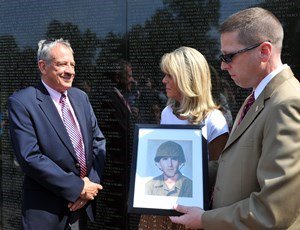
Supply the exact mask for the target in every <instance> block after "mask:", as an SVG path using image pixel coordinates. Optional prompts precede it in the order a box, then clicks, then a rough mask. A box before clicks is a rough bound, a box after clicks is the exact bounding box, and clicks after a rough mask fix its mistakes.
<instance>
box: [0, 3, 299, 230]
mask: <svg viewBox="0 0 300 230" xmlns="http://www.w3.org/2000/svg"><path fill="white" fill-rule="evenodd" d="M297 2H298V1H296V0H292V1H289V0H284V1H283V0H281V1H279V0H278V1H277V0H276V1H274V0H273V1H253V0H249V1H243V2H242V3H241V1H237V0H230V1H225V0H213V1H202V0H201V1H193V0H189V1H175V0H153V1H147V0H139V1H137V0H128V1H123V0H118V1H102V0H101V1H97V0H90V1H87V2H86V1H82V2H77V3H73V4H72V5H70V2H69V1H59V3H58V2H57V1H54V0H49V1H47V3H44V2H40V1H37V0H28V1H26V4H25V3H19V1H2V2H1V3H0V15H1V20H0V24H1V26H0V84H1V85H0V87H1V88H0V109H1V111H0V112H1V113H0V121H1V130H0V135H1V136H0V137H1V142H0V149H1V153H0V164H1V179H0V188H1V191H0V192H1V193H0V194H1V202H0V229H20V212H21V210H20V204H21V199H22V197H21V186H22V172H21V169H20V167H19V165H18V163H17V162H16V160H15V158H14V155H13V152H12V148H11V144H10V141H9V133H8V126H7V119H8V117H7V98H8V96H9V95H10V94H12V93H13V92H14V91H16V90H19V89H21V88H24V87H27V86H29V85H33V84H35V83H36V82H38V80H39V73H38V69H37V65H36V48H37V46H36V44H37V42H38V40H39V39H43V38H46V37H51V38H53V37H56V38H59V37H63V38H65V39H68V40H69V41H70V42H71V44H72V47H73V49H74V50H75V60H76V74H77V75H76V80H75V83H74V84H75V86H77V87H79V88H81V89H83V90H84V91H86V92H87V94H88V95H89V97H90V100H91V103H92V105H93V107H94V110H95V113H96V115H97V117H98V120H99V124H100V127H101V129H102V130H103V132H104V134H105V136H106V138H107V161H106V167H105V173H104V176H103V186H104V189H103V191H102V192H101V195H100V196H99V198H98V201H97V202H98V208H97V220H96V223H88V229H136V228H137V223H138V219H139V216H138V215H128V214H127V210H126V209H127V199H128V197H127V194H128V186H129V182H130V178H129V174H130V161H131V155H132V154H131V152H132V143H133V140H132V130H133V126H134V124H135V123H159V119H160V111H161V110H162V109H163V108H164V106H165V104H166V95H165V93H164V88H163V85H162V83H161V80H162V73H161V72H160V70H159V61H160V58H161V56H162V55H163V54H164V53H165V52H170V51H172V50H174V49H175V48H178V47H179V46H183V45H184V46H191V47H194V48H196V49H198V50H199V51H200V52H202V53H203V54H204V55H205V57H206V58H207V59H208V62H209V63H210V65H211V71H212V78H213V81H212V82H213V95H214V98H215V100H216V101H217V102H218V103H220V104H221V105H222V106H223V107H222V108H223V111H224V114H225V115H226V118H227V121H228V123H229V124H231V123H232V119H234V117H235V115H236V113H237V111H238V109H239V106H240V105H241V103H242V102H243V100H244V98H245V97H246V95H247V91H246V90H242V89H240V88H238V87H236V86H235V85H234V83H233V82H232V81H231V79H230V78H229V76H228V75H227V74H226V73H224V72H221V71H220V68H219V65H220V63H219V62H218V60H217V56H218V54H219V35H218V32H217V30H218V26H219V24H220V22H221V21H222V20H224V19H225V18H226V17H227V16H228V15H230V14H231V13H233V12H235V11H237V10H240V9H243V8H247V7H250V6H252V5H260V6H262V7H265V8H267V9H270V10H271V11H272V12H274V13H275V14H276V15H277V16H278V17H279V19H280V20H281V21H282V23H283V25H284V28H285V32H286V36H285V41H284V48H283V61H284V62H285V63H288V64H289V65H290V66H291V67H292V69H293V71H294V73H295V74H296V76H299V74H300V72H299V69H300V68H299V63H300V62H299V53H300V50H299V49H300V48H299V45H298V44H297V39H296V38H298V37H299V35H300V34H299V33H300V27H299V25H300V22H299V4H297ZM118 93H121V94H122V95H123V97H124V98H125V99H126V100H127V101H128V104H127V105H124V104H122V101H120V100H121V99H120V97H119V96H118V95H119V94H118Z"/></svg>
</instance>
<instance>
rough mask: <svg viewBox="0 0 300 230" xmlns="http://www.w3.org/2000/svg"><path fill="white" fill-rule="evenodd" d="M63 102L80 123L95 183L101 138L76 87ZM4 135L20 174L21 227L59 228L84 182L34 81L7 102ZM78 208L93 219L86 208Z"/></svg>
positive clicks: (59, 124) (60, 125)
mask: <svg viewBox="0 0 300 230" xmlns="http://www.w3.org/2000/svg"><path fill="white" fill-rule="evenodd" d="M68 97H69V100H70V102H71V104H72V107H73V109H74V112H75V114H76V117H77V119H78V122H79V124H80V128H81V132H82V136H83V141H84V146H85V154H86V163H87V172H88V173H87V174H88V177H89V179H90V180H91V181H93V182H96V183H100V178H101V172H102V169H103V166H104V158H105V139H104V136H103V135H102V132H101V131H100V129H99V127H98V124H97V120H96V117H95V115H94V112H93V109H92V107H91V104H90V102H89V99H88V97H87V95H86V94H85V93H84V92H83V91H81V90H79V89H76V88H71V89H69V90H68ZM9 120H10V134H11V140H12V144H13V148H14V150H15V154H16V157H17V159H18V162H19V163H20V166H21V168H22V170H23V171H24V173H25V178H24V186H23V190H24V191H23V205H22V215H23V225H24V228H25V229H63V228H64V225H65V223H66V218H67V216H68V214H69V211H68V208H67V205H68V203H69V202H75V201H76V199H77V198H78V197H79V195H80V193H81V191H82V189H83V185H84V182H83V180H82V179H81V178H80V175H79V163H78V160H77V157H76V153H75V151H74V149H73V146H72V143H71V140H70V138H69V136H68V133H67V131H66V129H65V127H64V124H63V122H62V119H61V117H60V115H59V113H58V111H57V109H56V107H55V105H54V103H53V101H52V99H51V97H50V95H49V93H48V91H47V90H46V88H45V87H44V85H43V84H42V83H41V82H40V84H38V85H37V86H35V87H29V88H26V89H24V90H21V91H19V92H17V93H15V94H13V95H12V96H11V97H10V98H9ZM92 203H93V202H90V203H89V204H87V205H86V207H84V208H85V209H86V211H87V214H88V216H89V217H90V219H91V220H94V215H93V211H92V205H93V204H92Z"/></svg>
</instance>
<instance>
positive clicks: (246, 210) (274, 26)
mask: <svg viewBox="0 0 300 230" xmlns="http://www.w3.org/2000/svg"><path fill="white" fill-rule="evenodd" d="M220 32H221V51H222V53H223V54H222V55H221V56H220V59H221V61H222V64H221V68H222V69H223V70H226V71H228V73H229V74H230V76H231V78H232V79H233V80H234V82H235V83H236V84H237V85H238V86H240V87H242V88H252V89H253V91H252V94H251V96H249V97H248V98H247V99H246V101H245V103H244V104H243V105H242V108H241V110H240V112H239V113H238V115H237V118H236V121H235V123H234V126H233V130H232V132H231V134H230V136H229V139H228V141H227V144H226V146H225V148H224V150H223V153H222V155H221V156H220V158H219V161H218V163H219V167H218V171H217V177H216V184H215V188H214V193H213V210H209V211H203V210H201V209H200V208H195V207H182V206H178V207H175V208H176V209H177V210H178V211H180V212H183V213H185V214H184V215H182V216H180V217H171V219H172V221H174V222H176V223H183V224H185V225H186V226H187V227H190V228H204V229H214V230H215V229H300V215H299V211H300V199H299V195H298V191H300V84H299V82H298V80H297V79H296V78H295V77H294V75H293V73H292V71H291V69H290V67H289V66H288V65H286V64H285V65H283V64H282V61H281V49H282V41H283V28H282V26H281V24H280V22H279V21H278V19H277V18H276V17H275V16H274V15H273V14H272V13H271V12H269V11H267V10H264V9H262V8H259V7H255V8H249V9H246V10H243V11H240V12H238V13H236V14H234V15H232V16H231V17H229V19H227V20H226V21H225V22H224V23H223V24H222V25H221V27H220ZM251 104H252V105H251ZM247 109H248V112H247Z"/></svg>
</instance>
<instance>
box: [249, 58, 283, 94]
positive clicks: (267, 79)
mask: <svg viewBox="0 0 300 230" xmlns="http://www.w3.org/2000/svg"><path fill="white" fill-rule="evenodd" d="M287 67H288V65H287V64H284V65H281V66H280V67H278V68H277V69H275V70H273V71H272V72H271V73H269V74H268V75H267V76H266V77H265V78H264V79H263V80H262V81H261V82H260V83H259V84H258V86H257V87H256V89H255V91H254V97H255V99H256V98H258V96H259V95H260V94H261V92H262V91H263V90H264V88H265V87H266V86H267V84H268V83H269V82H270V81H271V80H272V79H273V78H274V77H275V76H276V75H277V74H278V73H279V72H281V71H282V70H283V69H285V68H287Z"/></svg>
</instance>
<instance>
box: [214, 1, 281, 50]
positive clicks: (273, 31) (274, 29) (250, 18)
mask: <svg viewBox="0 0 300 230" xmlns="http://www.w3.org/2000/svg"><path fill="white" fill-rule="evenodd" d="M234 31H237V32H238V39H239V43H240V44H242V45H245V46H251V45H253V44H257V43H260V42H264V41H269V42H271V43H272V44H273V45H274V46H275V47H277V48H279V49H280V50H281V49H282V42H283V36H284V33H283V27H282V25H281V23H280V21H279V20H278V19H277V17H276V16H275V15H274V14H272V13H271V12H270V11H268V10H265V9H263V8H260V7H253V8H249V9H245V10H242V11H239V12H237V13H235V14H233V15H231V16H230V17H229V18H228V19H227V20H225V21H224V22H223V23H222V25H221V26H220V33H221V34H223V33H226V32H234Z"/></svg>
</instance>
